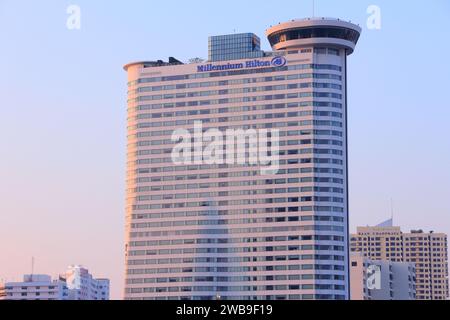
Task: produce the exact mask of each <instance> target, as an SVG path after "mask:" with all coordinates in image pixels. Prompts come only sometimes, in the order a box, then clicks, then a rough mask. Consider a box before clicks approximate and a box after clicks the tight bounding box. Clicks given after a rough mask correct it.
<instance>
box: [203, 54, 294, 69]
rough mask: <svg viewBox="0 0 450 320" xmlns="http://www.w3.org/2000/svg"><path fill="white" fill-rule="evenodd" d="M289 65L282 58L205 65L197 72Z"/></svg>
mask: <svg viewBox="0 0 450 320" xmlns="http://www.w3.org/2000/svg"><path fill="white" fill-rule="evenodd" d="M286 63H287V61H286V58H285V57H282V56H277V57H274V58H273V59H272V60H270V61H268V60H257V59H256V60H249V61H246V62H245V63H242V62H240V63H226V64H212V63H209V64H205V65H201V66H197V72H210V71H226V70H239V69H249V68H262V67H283V66H285V65H286Z"/></svg>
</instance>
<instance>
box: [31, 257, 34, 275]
mask: <svg viewBox="0 0 450 320" xmlns="http://www.w3.org/2000/svg"><path fill="white" fill-rule="evenodd" d="M33 273H34V257H31V277H33Z"/></svg>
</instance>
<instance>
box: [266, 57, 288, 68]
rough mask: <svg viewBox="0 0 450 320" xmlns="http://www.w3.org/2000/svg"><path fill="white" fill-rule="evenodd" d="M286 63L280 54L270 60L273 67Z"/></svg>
mask: <svg viewBox="0 0 450 320" xmlns="http://www.w3.org/2000/svg"><path fill="white" fill-rule="evenodd" d="M286 63H287V61H286V58H285V57H282V56H278V57H274V58H273V59H272V61H271V62H270V64H271V65H272V66H274V67H283V66H284V65H286Z"/></svg>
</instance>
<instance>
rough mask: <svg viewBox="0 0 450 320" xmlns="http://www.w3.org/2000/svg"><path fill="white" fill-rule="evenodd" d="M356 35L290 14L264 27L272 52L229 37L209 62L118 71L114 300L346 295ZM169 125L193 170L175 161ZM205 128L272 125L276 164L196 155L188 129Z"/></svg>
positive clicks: (252, 40)
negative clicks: (121, 106)
mask: <svg viewBox="0 0 450 320" xmlns="http://www.w3.org/2000/svg"><path fill="white" fill-rule="evenodd" d="M360 32H361V28H360V27H358V26H357V25H354V24H352V23H348V22H344V21H342V20H337V19H328V18H311V19H305V20H293V21H289V22H286V23H281V24H279V25H276V26H273V27H271V28H269V29H268V30H267V37H268V40H269V42H270V44H271V46H272V48H273V51H271V52H265V51H262V50H261V49H260V40H259V38H258V37H257V36H256V35H254V34H251V33H245V34H232V35H225V36H214V37H210V39H209V57H208V61H200V60H195V61H191V62H190V63H187V64H184V63H181V62H180V61H178V60H176V59H174V58H170V59H169V61H167V62H165V61H161V60H157V61H143V62H134V63H130V64H127V65H126V66H125V70H126V71H127V72H128V150H127V151H128V163H127V203H126V244H125V250H126V284H125V298H126V299H196V300H198V299H252V300H253V299H347V298H348V297H349V284H348V283H349V269H348V188H347V180H348V178H347V177H348V164H347V72H346V70H347V56H348V55H350V54H351V53H352V52H353V50H354V48H355V45H356V43H357V41H358V38H359V35H360ZM199 124H200V125H199ZM176 129H179V130H181V132H185V133H187V134H188V135H189V134H192V137H190V136H188V138H186V137H185V141H184V142H185V143H186V142H189V143H191V142H192V150H191V146H190V145H189V147H188V148H189V149H188V148H186V149H183V150H184V152H183V153H184V154H185V155H190V154H191V151H192V154H193V155H194V154H195V156H194V157H193V158H192V159H193V161H192V162H189V161H187V162H184V163H180V162H177V161H174V159H173V152H174V146H176V145H178V143H179V142H180V141H179V140H178V138H179V137H180V136H179V133H177V134H175V137H174V131H175V130H176ZM209 129H214V130H215V131H214V135H213V136H215V137H217V133H221V132H223V133H224V136H225V132H227V131H229V130H231V129H233V130H238V129H241V131H245V132H247V133H248V132H264V130H266V132H268V131H270V134H268V135H267V136H268V137H269V138H270V139H269V140H267V141H266V142H264V143H265V146H266V147H267V148H268V149H270V152H267V155H270V156H271V159H272V161H273V160H274V159H275V158H278V159H279V161H278V163H277V169H278V170H277V171H275V170H273V171H272V172H263V170H260V169H261V168H260V165H258V164H255V163H250V162H249V163H248V164H245V163H244V164H243V163H239V162H237V163H236V164H233V163H232V162H228V161H224V162H214V163H211V162H208V161H204V160H205V159H203V158H202V150H203V149H202V148H206V146H207V143H206V142H205V140H200V142H199V141H198V136H197V138H196V137H195V132H196V130H197V134H198V133H199V132H200V136H201V135H202V134H204V133H205V132H206V131H207V130H209ZM183 130H184V131H183ZM185 136H186V135H185ZM209 138H210V140H207V141H212V140H211V139H212V138H211V135H209ZM247 138H248V140H247ZM275 138H277V139H275ZM203 139H204V138H203ZM217 139H218V138H217ZM252 139H253V136H252V135H251V134H250V135H249V136H248V137H247V136H246V138H245V141H246V142H247V143H246V144H245V147H246V148H247V147H248V148H249V149H247V152H246V153H245V154H244V155H245V156H246V157H250V156H249V152H248V150H250V145H255V143H254V142H255V141H254V140H252ZM258 139H259V142H260V140H262V138H261V137H259V138H258ZM236 141H237V140H236ZM251 141H253V142H251ZM234 142H235V140H232V144H233V146H235V144H234ZM229 145H230V144H229V140H227V143H225V144H224V145H223V149H221V150H223V156H224V157H226V156H227V153H228V152H230V151H229V150H234V149H233V148H231V149H229V148H227V147H228V146H229ZM259 145H260V147H261V144H259ZM199 146H200V149H199ZM236 149H237V146H236ZM277 149H278V150H277ZM199 150H200V156H199V154H198V151H199ZM217 154H219V155H220V154H221V152H217ZM203 155H204V154H203ZM274 156H276V157H274ZM246 163H247V162H246Z"/></svg>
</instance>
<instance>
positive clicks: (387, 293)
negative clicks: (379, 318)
mask: <svg viewBox="0 0 450 320" xmlns="http://www.w3.org/2000/svg"><path fill="white" fill-rule="evenodd" d="M369 266H377V267H378V268H379V270H380V273H379V277H380V278H379V280H380V283H379V284H380V287H379V288H370V287H369V286H368V270H367V269H368V268H369ZM350 289H351V290H350V292H351V300H415V299H416V269H415V265H414V263H407V262H393V261H385V260H370V259H368V258H365V257H364V256H362V255H360V254H356V253H353V254H351V255H350Z"/></svg>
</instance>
